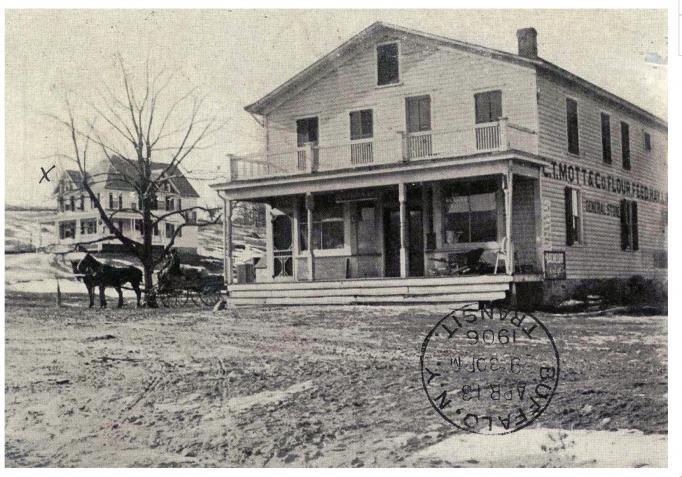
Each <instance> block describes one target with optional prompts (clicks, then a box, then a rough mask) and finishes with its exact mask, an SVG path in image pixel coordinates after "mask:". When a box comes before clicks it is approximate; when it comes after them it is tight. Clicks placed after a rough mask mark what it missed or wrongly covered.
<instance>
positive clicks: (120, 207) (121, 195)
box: [118, 194, 123, 210]
mask: <svg viewBox="0 0 682 477" xmlns="http://www.w3.org/2000/svg"><path fill="white" fill-rule="evenodd" d="M118 208H119V210H120V209H122V208H123V194H118Z"/></svg>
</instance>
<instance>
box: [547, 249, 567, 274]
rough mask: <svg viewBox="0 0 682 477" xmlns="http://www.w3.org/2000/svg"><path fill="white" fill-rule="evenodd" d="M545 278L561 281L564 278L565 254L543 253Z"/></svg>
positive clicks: (558, 252) (557, 252)
mask: <svg viewBox="0 0 682 477" xmlns="http://www.w3.org/2000/svg"><path fill="white" fill-rule="evenodd" d="M545 278H546V279H548V280H563V279H565V278H566V252H563V251H549V252H545Z"/></svg>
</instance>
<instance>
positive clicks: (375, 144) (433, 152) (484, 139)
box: [228, 118, 538, 181]
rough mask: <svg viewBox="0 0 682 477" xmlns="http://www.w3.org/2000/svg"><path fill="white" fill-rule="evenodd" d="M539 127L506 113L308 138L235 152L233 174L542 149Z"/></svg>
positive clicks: (238, 177)
mask: <svg viewBox="0 0 682 477" xmlns="http://www.w3.org/2000/svg"><path fill="white" fill-rule="evenodd" d="M537 150H538V140H537V133H536V132H535V131H531V130H530V129H527V128H524V127H522V126H519V125H516V124H513V123H511V122H509V121H508V120H507V119H505V118H502V119H500V120H499V121H495V122H490V123H483V124H476V125H475V126H474V127H471V128H467V129H457V130H447V129H434V130H431V131H421V132H417V133H405V132H403V131H399V132H398V134H397V135H396V137H395V138H388V139H386V138H369V139H360V140H355V141H348V142H345V143H335V144H325V143H322V144H316V143H306V144H305V145H304V146H303V147H298V148H296V149H292V150H289V151H271V152H269V153H267V154H251V155H245V156H235V155H230V156H228V158H229V164H228V180H229V181H244V180H252V179H261V178H272V177H279V176H295V175H304V174H313V173H316V172H324V171H334V170H353V169H358V168H363V167H368V166H373V165H382V164H396V163H401V162H402V163H406V162H415V161H419V160H428V159H436V158H451V157H466V156H471V155H477V154H484V153H492V152H500V151H521V152H527V153H531V154H537Z"/></svg>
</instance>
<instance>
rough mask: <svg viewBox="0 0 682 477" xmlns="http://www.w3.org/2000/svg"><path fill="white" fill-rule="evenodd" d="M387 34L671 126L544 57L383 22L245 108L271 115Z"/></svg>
mask: <svg viewBox="0 0 682 477" xmlns="http://www.w3.org/2000/svg"><path fill="white" fill-rule="evenodd" d="M386 33H389V34H394V35H397V36H402V37H403V38H406V37H408V36H411V37H416V38H419V39H422V40H425V41H428V42H431V43H432V44H435V45H438V46H444V47H449V48H455V49H458V50H462V51H466V52H469V53H474V54H478V55H481V56H485V57H488V58H493V59H496V60H500V61H505V62H508V63H512V64H516V65H521V66H525V67H528V68H534V69H535V70H536V71H538V72H543V73H546V74H549V75H550V76H552V77H555V78H557V79H559V80H562V81H566V82H568V83H570V84H571V85H574V86H577V87H578V88H581V89H583V90H585V91H586V92H588V93H590V94H593V95H596V96H599V97H601V98H603V99H606V100H607V101H609V102H612V103H614V104H616V105H617V106H618V107H619V108H622V109H625V110H627V111H629V112H631V113H633V114H635V115H637V116H640V117H642V118H643V119H645V120H647V121H649V122H651V123H653V124H654V125H656V126H658V127H661V128H665V129H667V127H668V125H667V123H666V122H665V121H664V120H663V119H661V118H659V117H657V116H655V115H654V114H652V113H650V112H648V111H646V110H645V109H643V108H640V107H639V106H637V105H635V104H633V103H631V102H629V101H627V100H625V99H623V98H621V97H619V96H616V95H615V94H613V93H610V92H608V91H607V90H605V89H603V88H601V87H599V86H597V85H595V84H594V83H591V82H589V81H587V80H585V79H583V78H580V77H579V76H577V75H574V74H573V73H571V72H569V71H567V70H565V69H563V68H561V67H559V66H557V65H555V64H553V63H550V62H549V61H546V60H544V59H542V58H540V57H536V58H527V57H525V56H520V55H517V54H513V53H508V52H505V51H501V50H495V49H493V48H487V47H485V46H480V45H475V44H473V43H468V42H464V41H460V40H454V39H452V38H447V37H443V36H439V35H434V34H431V33H425V32H421V31H418V30H413V29H410V28H405V27H401V26H398V25H391V24H388V23H383V22H375V23H372V24H371V25H370V26H369V27H367V28H365V29H364V30H363V31H361V32H360V33H358V34H357V35H355V36H353V37H351V38H350V39H349V40H347V41H346V42H344V43H343V44H341V45H340V46H339V47H337V48H336V49H334V50H332V51H331V52H330V53H328V54H326V55H325V56H323V57H322V58H320V59H319V60H317V61H316V62H315V63H313V64H311V65H310V66H308V67H307V68H305V69H304V70H303V71H301V72H299V73H298V74H296V75H295V76H294V77H292V78H291V79H289V80H288V81H286V82H285V83H283V84H281V85H280V86H278V87H277V88H275V89H274V90H272V91H271V92H270V93H268V94H266V95H265V96H263V97H262V98H261V99H259V100H258V101H256V102H254V103H251V104H249V105H247V106H245V107H244V109H245V110H246V111H247V112H249V113H252V114H267V113H268V112H269V111H271V110H272V109H273V108H274V107H276V105H277V104H278V103H279V101H281V100H282V98H284V97H286V96H288V95H290V94H292V93H295V92H296V91H300V90H301V89H302V88H305V87H306V86H309V85H310V84H312V83H313V82H314V81H316V80H317V78H318V77H319V76H320V75H322V74H324V73H326V72H327V71H329V70H330V69H335V68H338V67H339V66H340V64H341V63H342V62H343V61H344V60H345V57H346V56H347V55H349V54H350V53H352V52H353V51H354V50H355V49H357V48H360V47H362V46H363V45H364V44H366V43H367V42H368V41H370V40H371V39H372V38H373V37H375V36H379V35H381V34H386Z"/></svg>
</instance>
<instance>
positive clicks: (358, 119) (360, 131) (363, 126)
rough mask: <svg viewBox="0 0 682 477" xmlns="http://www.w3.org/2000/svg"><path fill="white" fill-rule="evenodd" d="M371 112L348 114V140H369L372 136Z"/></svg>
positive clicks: (368, 110) (369, 110) (367, 110)
mask: <svg viewBox="0 0 682 477" xmlns="http://www.w3.org/2000/svg"><path fill="white" fill-rule="evenodd" d="M373 129H374V125H373V121H372V110H371V109H363V110H362V111H353V112H352V113H350V139H351V141H355V140H357V139H369V138H371V137H372V134H373Z"/></svg>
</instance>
